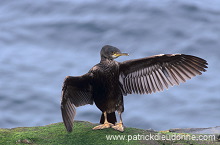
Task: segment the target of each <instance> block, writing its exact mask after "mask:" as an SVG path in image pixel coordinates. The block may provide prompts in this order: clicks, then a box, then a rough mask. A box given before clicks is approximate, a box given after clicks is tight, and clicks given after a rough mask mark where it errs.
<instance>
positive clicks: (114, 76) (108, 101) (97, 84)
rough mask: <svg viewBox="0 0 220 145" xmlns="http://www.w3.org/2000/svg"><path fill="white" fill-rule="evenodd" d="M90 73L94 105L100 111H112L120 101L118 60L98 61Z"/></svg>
mask: <svg viewBox="0 0 220 145" xmlns="http://www.w3.org/2000/svg"><path fill="white" fill-rule="evenodd" d="M90 73H92V76H93V80H92V86H93V97H94V102H95V104H96V106H97V107H98V108H99V109H100V110H102V111H106V110H107V112H114V111H115V110H116V108H117V105H118V103H120V102H121V101H122V92H121V89H120V84H119V64H118V62H116V61H106V62H105V61H104V62H100V63H99V64H97V65H95V66H94V67H93V68H92V69H91V70H90Z"/></svg>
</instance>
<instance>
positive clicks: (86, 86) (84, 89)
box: [61, 73, 93, 132]
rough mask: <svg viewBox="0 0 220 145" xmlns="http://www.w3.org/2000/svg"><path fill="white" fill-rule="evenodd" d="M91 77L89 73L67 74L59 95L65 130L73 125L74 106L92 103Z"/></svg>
mask: <svg viewBox="0 0 220 145" xmlns="http://www.w3.org/2000/svg"><path fill="white" fill-rule="evenodd" d="M90 80H91V77H90V75H89V73H87V74H85V75H83V76H78V77H72V76H67V77H66V78H65V80H64V83H63V88H62V96H61V112H62V117H63V122H64V124H65V127H66V129H67V131H69V132H71V131H72V127H73V121H74V116H75V114H76V109H75V107H79V106H82V105H86V104H93V97H92V86H91V85H90Z"/></svg>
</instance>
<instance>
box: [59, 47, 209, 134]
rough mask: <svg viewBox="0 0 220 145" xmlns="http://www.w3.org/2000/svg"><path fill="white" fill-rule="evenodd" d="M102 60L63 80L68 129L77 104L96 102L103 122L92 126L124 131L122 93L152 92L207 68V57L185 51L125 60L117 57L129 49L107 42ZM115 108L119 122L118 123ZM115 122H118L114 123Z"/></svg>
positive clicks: (63, 107) (102, 51)
mask: <svg viewBox="0 0 220 145" xmlns="http://www.w3.org/2000/svg"><path fill="white" fill-rule="evenodd" d="M100 55H101V61H100V63H98V64H96V65H95V66H94V67H92V68H91V69H90V70H89V72H88V73H86V74H84V75H82V76H76V77H73V76H67V77H66V78H65V80H64V83H63V88H62V100H61V112H62V117H63V121H64V124H65V127H66V129H67V131H69V132H71V131H72V127H73V121H74V116H75V114H76V109H75V107H79V106H82V105H86V104H91V105H92V104H93V102H94V103H95V104H96V106H97V107H98V108H99V109H100V110H101V111H102V116H101V119H100V123H101V125H98V126H96V127H94V128H93V129H104V128H110V127H111V128H114V129H115V130H119V131H124V126H123V123H122V117H121V114H122V112H123V111H124V103H123V95H127V94H132V93H137V94H151V93H152V92H157V91H163V90H164V89H167V88H168V87H169V86H173V85H179V83H182V82H185V81H186V80H188V79H191V78H192V77H194V76H196V75H201V74H202V73H201V72H205V71H206V70H205V68H207V65H208V63H207V62H206V60H204V59H202V58H199V57H196V56H192V55H185V54H160V55H154V56H150V57H145V58H141V59H133V60H128V61H124V62H117V61H114V59H115V58H117V57H119V56H127V55H128V54H127V53H121V51H120V50H119V49H118V48H116V47H113V46H110V45H105V46H104V47H103V48H102V50H101V52H100ZM115 111H117V112H118V113H119V116H120V122H119V123H116V116H115ZM115 123H116V124H115Z"/></svg>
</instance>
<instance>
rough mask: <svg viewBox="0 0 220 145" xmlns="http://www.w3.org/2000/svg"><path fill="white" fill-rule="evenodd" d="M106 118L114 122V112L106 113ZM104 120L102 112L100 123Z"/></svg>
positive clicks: (115, 120)
mask: <svg viewBox="0 0 220 145" xmlns="http://www.w3.org/2000/svg"><path fill="white" fill-rule="evenodd" d="M107 120H108V122H110V123H112V124H115V123H116V122H117V119H116V116H115V112H112V113H107ZM104 121H105V118H104V114H103V113H102V116H101V118H100V123H101V124H103V123H104Z"/></svg>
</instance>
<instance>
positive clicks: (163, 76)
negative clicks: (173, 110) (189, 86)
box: [119, 54, 208, 95]
mask: <svg viewBox="0 0 220 145" xmlns="http://www.w3.org/2000/svg"><path fill="white" fill-rule="evenodd" d="M207 64H208V63H207V62H206V60H204V59H202V58H199V57H196V56H192V55H185V54H161V55H155V56H151V57H145V58H141V59H134V60H128V61H124V62H122V63H120V77H119V81H120V83H121V85H122V89H123V93H124V95H126V94H131V93H139V94H148V93H152V92H157V91H162V90H163V89H164V88H166V89H167V88H168V87H169V86H173V85H179V83H181V82H185V81H186V80H188V79H191V78H192V77H194V76H196V75H201V74H202V73H201V72H204V71H206V70H205V68H207Z"/></svg>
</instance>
